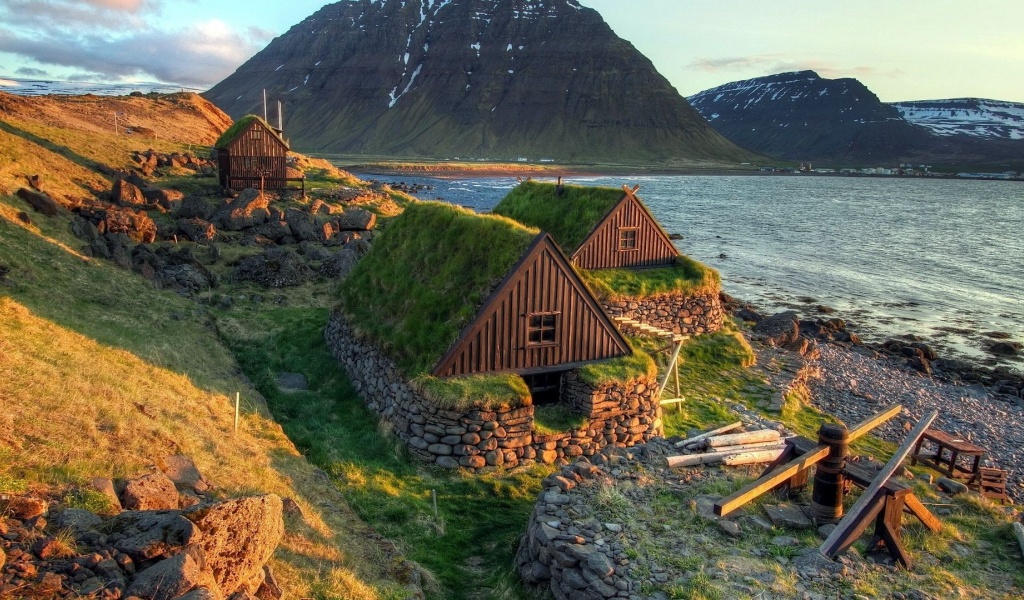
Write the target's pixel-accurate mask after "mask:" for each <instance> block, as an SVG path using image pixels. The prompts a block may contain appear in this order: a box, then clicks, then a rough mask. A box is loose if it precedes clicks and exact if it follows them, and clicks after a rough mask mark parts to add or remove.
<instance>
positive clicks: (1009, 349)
mask: <svg viewBox="0 0 1024 600" xmlns="http://www.w3.org/2000/svg"><path fill="white" fill-rule="evenodd" d="M1020 349H1021V344H1020V343H1019V342H996V343H994V344H992V345H991V346H989V347H988V351H989V352H991V353H992V354H995V355H996V356H1017V354H1019V353H1020Z"/></svg>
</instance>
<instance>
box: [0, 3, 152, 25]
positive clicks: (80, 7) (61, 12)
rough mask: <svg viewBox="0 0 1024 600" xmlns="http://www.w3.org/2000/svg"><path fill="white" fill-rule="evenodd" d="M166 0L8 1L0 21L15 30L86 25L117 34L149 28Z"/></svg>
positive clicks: (0, 12) (0, 8)
mask: <svg viewBox="0 0 1024 600" xmlns="http://www.w3.org/2000/svg"><path fill="white" fill-rule="evenodd" d="M161 3H162V0H4V2H3V4H2V5H0V17H2V18H0V22H2V23H3V24H4V25H6V26H8V27H11V26H15V27H28V28H33V29H42V30H48V31H54V30H58V29H64V30H65V31H72V30H73V29H75V28H81V27H83V26H85V27H90V28H95V29H105V30H110V31H117V30H120V29H122V28H124V27H125V26H126V25H127V26H131V27H140V26H144V25H145V17H146V16H148V15H152V14H156V13H158V12H159V11H160V7H161Z"/></svg>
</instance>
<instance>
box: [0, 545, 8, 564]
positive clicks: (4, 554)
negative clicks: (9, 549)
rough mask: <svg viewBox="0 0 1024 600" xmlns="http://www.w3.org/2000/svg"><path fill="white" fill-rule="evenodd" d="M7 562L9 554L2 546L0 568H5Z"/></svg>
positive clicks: (0, 548) (0, 549) (0, 547)
mask: <svg viewBox="0 0 1024 600" xmlns="http://www.w3.org/2000/svg"><path fill="white" fill-rule="evenodd" d="M6 563H7V554H6V553H4V547H3V546H0V569H3V568H4V565H5V564H6Z"/></svg>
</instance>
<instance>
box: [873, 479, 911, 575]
mask: <svg viewBox="0 0 1024 600" xmlns="http://www.w3.org/2000/svg"><path fill="white" fill-rule="evenodd" d="M878 519H879V521H878V523H879V525H878V527H876V528H875V535H877V536H878V537H880V538H882V542H884V543H885V549H886V550H888V551H889V555H890V556H892V557H893V558H894V559H895V560H896V562H898V563H899V564H900V565H902V566H903V568H904V569H907V570H908V571H909V570H910V569H913V568H914V559H913V558H912V557H911V556H910V552H908V551H907V548H906V546H904V545H903V541H902V540H901V539H900V521H901V520H902V519H903V499H902V498H896V497H887V498H886V499H885V509H884V510H883V511H882V514H881V515H879V516H878Z"/></svg>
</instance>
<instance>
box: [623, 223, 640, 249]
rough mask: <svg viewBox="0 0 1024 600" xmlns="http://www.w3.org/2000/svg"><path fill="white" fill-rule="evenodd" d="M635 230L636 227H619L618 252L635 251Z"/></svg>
mask: <svg viewBox="0 0 1024 600" xmlns="http://www.w3.org/2000/svg"><path fill="white" fill-rule="evenodd" d="M636 236H637V229H636V227H620V228H619V250H636V249H637V240H636Z"/></svg>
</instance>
